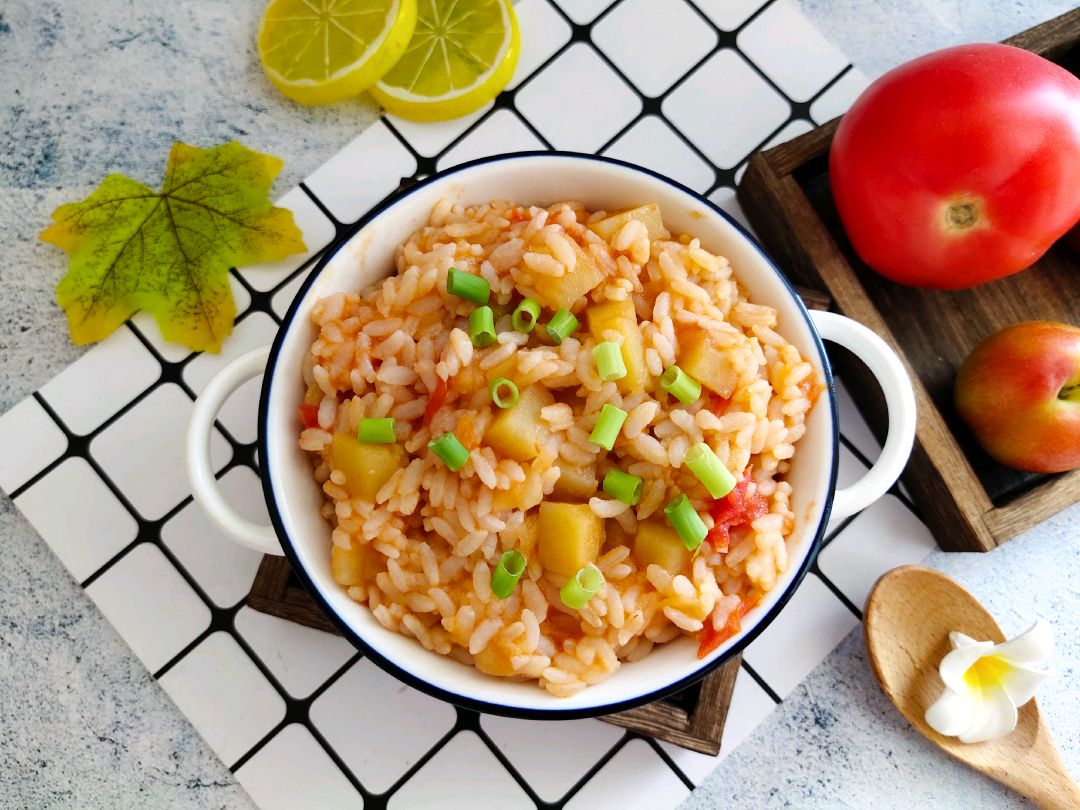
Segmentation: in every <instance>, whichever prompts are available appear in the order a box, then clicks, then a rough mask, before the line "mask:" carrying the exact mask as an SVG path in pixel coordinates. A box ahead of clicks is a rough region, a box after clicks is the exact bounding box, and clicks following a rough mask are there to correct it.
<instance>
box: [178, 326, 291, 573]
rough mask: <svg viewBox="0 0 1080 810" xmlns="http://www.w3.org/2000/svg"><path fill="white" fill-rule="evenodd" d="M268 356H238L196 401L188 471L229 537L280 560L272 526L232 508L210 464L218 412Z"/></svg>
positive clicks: (198, 497) (257, 352) (265, 350)
mask: <svg viewBox="0 0 1080 810" xmlns="http://www.w3.org/2000/svg"><path fill="white" fill-rule="evenodd" d="M269 357H270V347H269V346H263V347H261V348H258V349H253V350H252V351H250V352H248V353H247V354H244V355H241V356H240V357H237V358H236V359H235V360H233V361H232V362H231V363H229V364H228V365H227V366H225V367H224V368H223V369H221V371H219V372H218V373H217V374H215V375H214V376H213V378H211V380H210V382H208V383H207V384H206V388H204V389H203V392H202V393H201V394H199V397H198V399H196V400H195V408H194V410H193V411H192V413H191V423H190V424H189V425H188V432H187V472H188V480H189V481H190V482H191V494H192V495H194V496H195V501H196V502H197V503H198V504H199V506H201V507H202V508H203V511H204V512H206V514H207V515H209V516H210V519H211V520H213V521H214V523H216V524H217V525H218V526H219V527H220V528H221V529H222V530H223V531H224V532H225V533H226V534H227V535H229V537H231V538H232V539H233V540H235V541H236V542H238V543H240V544H241V545H244V546H247V547H248V548H253V549H255V550H256V551H260V552H262V553H263V554H274V555H277V556H279V557H280V556H281V555H282V554H283V553H284V552H283V551H282V550H281V545H280V543H278V539H277V535H276V534H275V533H274V529H273V527H272V526H263V525H260V524H258V523H253V522H252V521H250V520H248V519H247V518H246V517H244V516H243V515H241V514H240V513H239V512H238V511H236V509H235V508H233V505H232V504H230V503H229V502H228V501H227V500H226V499H225V495H224V494H223V493H222V491H221V487H220V486H219V485H218V481H217V478H216V477H215V475H214V467H213V464H212V463H211V461H210V432H211V431H212V430H213V429H214V420H215V419H217V415H218V411H220V410H221V406H222V405H223V404H224V403H225V400H226V399H228V398H229V395H230V394H231V393H232V392H233V391H235V390H236V389H237V388H239V387H240V386H241V385H242V384H244V383H245V382H247V381H248V380H250V379H251V378H252V377H256V376H258V375H259V374H261V373H262V372H263V370H264V369H265V368H266V361H267V360H268V359H269Z"/></svg>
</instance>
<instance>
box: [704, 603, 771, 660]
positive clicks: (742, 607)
mask: <svg viewBox="0 0 1080 810" xmlns="http://www.w3.org/2000/svg"><path fill="white" fill-rule="evenodd" d="M760 601H761V597H760V596H753V597H751V598H749V599H748V598H746V597H743V599H742V601H741V602H739V606H738V607H737V608H735V610H733V611H731V613H730V614H728V618H727V622H725V623H724V626H723V627H721V628H720V629H719V630H717V629H716V628H714V627H713V625H712V622H711V621H709V620H706V621H705V626H704V627H702V628H701V632H700V633H699V634H698V651H697V657H698V658H705V657H707V656H708V655H709V653H711V652H712V651H713V650H715V649H716V648H717V647H719V646H720V645H721V644H723V643H724V642H725V641H727V640H728V639H729V638H731V637H732V636H734V635H735V634H736V633H738V632H739V631H740V630H742V617H743V616H745V615H746V614H747V613H748V612H749V611H750V609H751V608H754V607H756V606H757V604H758V602H760Z"/></svg>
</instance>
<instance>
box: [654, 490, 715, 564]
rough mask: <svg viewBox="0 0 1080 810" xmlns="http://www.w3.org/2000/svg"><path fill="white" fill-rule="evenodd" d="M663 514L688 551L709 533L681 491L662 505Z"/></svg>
mask: <svg viewBox="0 0 1080 810" xmlns="http://www.w3.org/2000/svg"><path fill="white" fill-rule="evenodd" d="M664 516H665V517H666V518H667V519H668V523H670V524H671V527H672V528H673V529H675V531H676V532H677V533H678V535H679V537H680V538H682V541H683V545H684V546H686V547H687V549H689V550H690V551H693V550H694V549H696V548H697V547H698V546H700V545H701V541H702V540H704V539H705V535H707V534H708V533H709V530H708V529H706V528H705V523H704V521H702V519H701V515H699V514H698V513H697V512H695V511H694V507H693V505H692V504H691V503H690V499H689V498H687V497H686V495H683V494H682V493H680V494H679V495H677V496H676V497H675V498H674V499H673V500H672V501H671V503H669V504H668V505H667V506H665V507H664Z"/></svg>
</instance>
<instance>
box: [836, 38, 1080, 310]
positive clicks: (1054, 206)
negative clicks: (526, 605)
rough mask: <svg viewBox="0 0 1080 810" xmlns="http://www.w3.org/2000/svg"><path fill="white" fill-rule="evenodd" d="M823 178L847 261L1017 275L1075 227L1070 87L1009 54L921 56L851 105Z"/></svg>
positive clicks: (919, 277) (1076, 84) (1076, 143)
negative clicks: (846, 241)
mask: <svg viewBox="0 0 1080 810" xmlns="http://www.w3.org/2000/svg"><path fill="white" fill-rule="evenodd" d="M829 175H830V180H831V183H832V192H833V196H834V197H835V199H836V207H837V210H838V211H839V213H840V219H841V220H842V222H843V224H844V229H845V230H846V231H847V234H848V236H849V237H850V238H851V244H852V245H853V246H854V248H855V251H856V252H857V253H858V254H859V256H860V257H861V258H862V259H863V261H865V262H866V263H867V264H868V265H870V267H872V268H873V269H875V270H877V271H878V272H879V273H881V274H882V275H884V276H887V277H888V278H891V279H893V280H894V281H899V282H900V283H902V284H913V285H916V286H920V287H937V288H940V289H958V288H961V287H970V286H972V285H975V284H982V283H983V282H986V281H990V280H992V279H995V278H1000V277H1001V276H1007V275H1009V274H1010V273H1015V272H1017V271H1019V270H1023V269H1024V268H1025V267H1030V266H1031V264H1032V263H1034V262H1035V261H1036V260H1037V259H1038V258H1039V257H1040V256H1041V255H1042V254H1043V253H1045V252H1046V250H1047V248H1049V247H1050V245H1051V244H1052V243H1053V242H1054V241H1055V240H1057V239H1058V238H1059V237H1061V235H1062V234H1064V233H1065V232H1066V231H1067V230H1068V229H1069V228H1070V227H1072V225H1073V224H1074V223H1075V222H1076V221H1077V220H1078V219H1080V80H1078V79H1077V78H1076V77H1075V76H1073V75H1072V74H1070V73H1068V72H1067V71H1065V70H1064V69H1062V68H1060V67H1058V66H1057V65H1055V64H1053V63H1052V62H1048V61H1047V60H1045V59H1043V58H1042V57H1041V56H1036V55H1035V54H1033V53H1029V52H1028V51H1024V50H1020V49H1019V48H1013V47H1011V46H1008V45H960V46H958V47H955V48H946V49H945V50H943V51H937V52H936V53H931V54H927V55H926V56H923V57H920V58H919V59H915V60H914V61H911V62H908V63H907V64H905V65H901V66H900V67H898V68H895V69H894V70H891V71H889V72H888V73H886V74H885V75H884V76H882V77H881V78H880V79H878V80H877V81H876V82H874V83H873V84H872V85H870V87H869V88H867V89H866V91H865V92H864V93H863V94H862V95H861V96H860V97H859V98H858V100H856V102H855V103H854V104H853V105H852V107H851V109H850V111H848V113H847V114H846V115H845V116H844V117H843V118H842V119H841V121H840V125H839V127H838V128H837V130H836V136H835V137H834V138H833V143H832V151H831V152H830V154H829Z"/></svg>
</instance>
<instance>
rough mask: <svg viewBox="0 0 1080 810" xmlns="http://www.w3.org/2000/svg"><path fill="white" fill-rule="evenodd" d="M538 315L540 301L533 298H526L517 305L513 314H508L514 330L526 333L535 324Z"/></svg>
mask: <svg viewBox="0 0 1080 810" xmlns="http://www.w3.org/2000/svg"><path fill="white" fill-rule="evenodd" d="M539 317H540V302H539V301H537V300H536V299H535V298H526V299H525V300H524V301H522V302H521V303H520V304H518V305H517V309H515V310H514V314H513V315H511V316H510V325H511V326H513V327H514V331H516V332H524V333H526V334H528V333H529V332H531V331H532V330H533V327H535V326H536V321H537V319H538V318H539Z"/></svg>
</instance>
